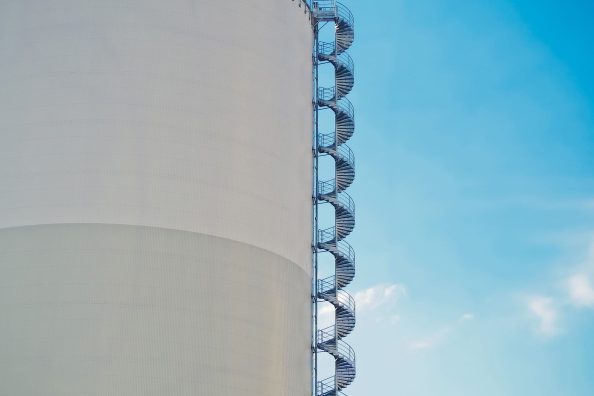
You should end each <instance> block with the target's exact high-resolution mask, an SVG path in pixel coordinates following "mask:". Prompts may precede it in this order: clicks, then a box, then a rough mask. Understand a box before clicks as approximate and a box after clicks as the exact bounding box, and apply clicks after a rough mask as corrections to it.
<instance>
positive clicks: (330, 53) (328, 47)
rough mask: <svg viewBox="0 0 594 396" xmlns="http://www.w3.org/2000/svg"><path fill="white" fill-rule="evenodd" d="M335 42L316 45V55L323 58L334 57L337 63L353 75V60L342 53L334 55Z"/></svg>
mask: <svg viewBox="0 0 594 396" xmlns="http://www.w3.org/2000/svg"><path fill="white" fill-rule="evenodd" d="M336 53H337V51H336V42H319V43H318V54H319V55H323V56H325V57H335V58H336V60H337V63H339V64H341V65H342V66H343V67H345V68H346V69H348V70H349V71H350V72H351V74H353V75H354V73H355V62H354V61H353V58H351V56H350V55H349V54H348V53H347V52H343V53H341V54H339V55H337V54H336Z"/></svg>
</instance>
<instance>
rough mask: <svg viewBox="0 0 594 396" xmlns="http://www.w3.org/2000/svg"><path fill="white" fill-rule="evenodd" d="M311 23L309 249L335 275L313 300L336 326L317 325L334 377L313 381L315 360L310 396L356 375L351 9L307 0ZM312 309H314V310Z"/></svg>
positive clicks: (336, 390) (317, 347)
mask: <svg viewBox="0 0 594 396" xmlns="http://www.w3.org/2000/svg"><path fill="white" fill-rule="evenodd" d="M310 7H311V13H312V21H313V24H314V33H315V38H316V39H315V41H316V42H315V46H314V66H315V67H314V82H315V90H314V91H315V114H314V119H315V138H314V140H315V150H314V156H315V161H314V164H315V166H314V177H315V180H316V185H315V187H316V192H315V194H314V202H315V209H314V211H315V214H314V219H315V229H316V230H317V232H315V236H314V238H315V239H316V241H315V243H314V253H315V259H314V260H315V265H316V267H315V271H316V278H317V273H318V270H317V262H318V260H317V255H318V253H320V252H328V253H330V254H331V255H332V256H333V257H334V275H332V276H329V277H326V278H324V279H317V281H316V282H315V286H314V287H315V293H314V303H315V304H317V302H318V301H326V302H328V303H330V304H332V306H333V307H334V311H335V316H334V317H335V324H334V325H332V326H329V327H326V328H323V329H318V328H317V317H316V320H315V322H314V323H315V327H316V328H315V336H314V340H313V347H314V352H315V353H320V352H325V353H329V354H330V355H331V356H332V357H333V358H334V360H335V372H334V375H332V376H330V377H328V378H325V379H323V380H318V371H317V358H316V359H315V362H314V365H315V367H314V368H315V369H314V381H315V396H338V395H343V396H344V393H342V390H343V389H344V388H346V387H347V386H349V385H350V384H351V383H352V382H353V381H354V379H355V375H356V370H355V352H354V351H353V349H352V348H351V347H350V346H349V345H348V344H347V343H346V342H344V340H343V338H344V337H346V336H348V335H349V334H350V333H351V332H352V331H353V329H354V327H355V300H354V299H353V297H352V296H351V295H350V294H348V293H347V292H346V291H345V290H343V289H344V288H345V287H346V286H348V285H349V283H351V281H352V280H353V278H354V277H355V252H354V250H353V248H352V247H351V246H350V245H349V244H348V243H347V242H346V241H345V238H347V237H348V236H349V235H350V234H351V232H352V231H353V229H354V227H355V203H354V201H353V199H352V198H351V197H350V196H349V195H348V194H347V193H346V192H345V190H346V189H347V188H349V187H350V186H351V184H352V183H353V181H354V179H355V156H354V155H353V152H352V150H351V149H350V148H349V147H348V146H347V145H346V144H345V143H346V142H347V141H348V140H349V139H350V138H351V137H352V136H353V133H354V131H355V112H354V108H353V105H352V104H351V102H350V101H349V100H348V99H347V98H346V96H347V95H348V94H349V93H350V92H351V90H352V89H353V86H354V83H355V71H354V64H353V60H352V58H351V57H350V56H349V55H348V53H347V52H346V51H347V50H348V49H349V47H350V46H351V45H352V43H353V41H354V39H355V34H354V19H353V15H352V13H351V12H350V11H349V10H348V9H347V8H346V7H345V6H344V5H342V4H341V3H339V2H337V1H335V0H312V1H311V3H310ZM328 24H330V25H331V27H332V28H333V30H334V35H335V37H334V41H332V42H321V41H319V33H320V31H321V29H322V28H324V26H327V25H328ZM325 63H326V64H331V65H332V66H333V68H334V76H335V78H334V81H335V83H334V86H332V87H318V86H317V85H318V68H319V65H321V64H325ZM323 110H330V111H332V112H333V113H334V120H335V122H334V124H335V127H334V130H333V131H331V132H329V133H325V134H322V133H320V131H319V130H318V129H319V126H318V119H319V112H320V111H323ZM321 156H330V157H332V158H333V159H334V163H335V173H334V178H333V179H330V180H325V181H319V180H318V159H319V158H320V157H321ZM322 204H330V205H332V207H333V208H334V213H335V216H334V225H333V226H332V227H329V228H323V229H321V228H320V227H319V224H318V223H319V221H318V216H317V213H318V209H317V208H318V206H319V205H322ZM316 312H317V308H316Z"/></svg>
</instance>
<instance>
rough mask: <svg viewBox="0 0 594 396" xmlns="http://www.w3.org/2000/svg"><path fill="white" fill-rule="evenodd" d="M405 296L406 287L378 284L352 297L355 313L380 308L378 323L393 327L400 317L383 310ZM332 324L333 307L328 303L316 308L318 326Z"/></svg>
mask: <svg viewBox="0 0 594 396" xmlns="http://www.w3.org/2000/svg"><path fill="white" fill-rule="evenodd" d="M406 296H407V291H406V287H405V286H404V285H402V284H399V283H393V284H379V285H376V286H373V287H369V288H367V289H363V290H360V291H358V292H356V293H355V294H354V295H353V298H354V299H355V303H356V309H357V313H358V314H360V313H364V312H373V311H377V310H379V309H380V308H382V315H381V316H378V317H377V318H376V321H378V322H384V321H387V322H388V323H390V324H392V325H395V324H397V323H398V322H400V316H399V315H397V314H395V313H394V312H393V311H392V310H384V309H383V308H391V307H393V306H394V305H395V304H396V303H397V302H398V301H399V300H400V299H402V298H404V297H406ZM333 322H334V307H333V306H332V305H331V304H330V303H323V304H320V305H319V306H318V324H319V325H320V326H321V327H324V326H330V325H331V324H333Z"/></svg>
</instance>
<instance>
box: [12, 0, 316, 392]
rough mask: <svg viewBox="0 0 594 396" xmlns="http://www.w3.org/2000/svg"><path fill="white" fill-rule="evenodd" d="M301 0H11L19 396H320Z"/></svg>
mask: <svg viewBox="0 0 594 396" xmlns="http://www.w3.org/2000/svg"><path fill="white" fill-rule="evenodd" d="M310 18H311V16H310V14H309V11H308V8H307V7H306V6H305V5H304V4H303V3H302V2H301V1H299V0H250V1H247V0H235V1H221V0H167V1H165V0H52V1H45V0H0V395H14V396H17V395H18V396H39V395H48V396H70V395H72V396H82V395H85V396H106V395H110V396H120V395H121V396H140V395H142V396H152V395H155V396H157V395H159V396H162V395H168V396H181V395H184V396H185V395H215V396H219V395H220V396H225V395H238V394H241V395H247V396H250V395H254V396H255V395H258V396H273V395H274V396H297V395H299V396H306V395H310V394H311V277H312V274H311V262H312V258H311V254H312V253H311V250H312V248H311V243H312V238H311V235H312V231H311V230H312V217H311V216H312V215H311V213H312V184H313V182H312V176H311V173H312V149H311V147H312V141H311V133H312V97H313V93H312V57H311V54H312V40H313V33H312V25H311V21H310Z"/></svg>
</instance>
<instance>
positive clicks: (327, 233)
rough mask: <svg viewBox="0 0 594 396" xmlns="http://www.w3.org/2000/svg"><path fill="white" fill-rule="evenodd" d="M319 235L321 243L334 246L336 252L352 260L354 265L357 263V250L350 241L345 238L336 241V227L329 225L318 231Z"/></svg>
mask: <svg viewBox="0 0 594 396" xmlns="http://www.w3.org/2000/svg"><path fill="white" fill-rule="evenodd" d="M318 235H319V239H318V241H319V243H320V244H321V245H332V246H334V248H335V250H336V252H337V253H338V254H339V255H340V256H342V257H344V258H345V259H347V260H348V261H349V262H351V263H352V264H353V265H354V264H355V250H354V249H353V248H352V246H351V245H349V244H348V242H345V241H343V240H340V241H336V227H329V228H326V229H324V230H319V231H318Z"/></svg>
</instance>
